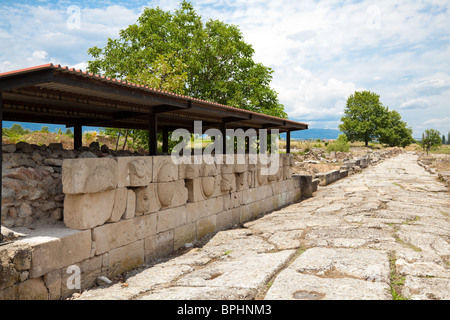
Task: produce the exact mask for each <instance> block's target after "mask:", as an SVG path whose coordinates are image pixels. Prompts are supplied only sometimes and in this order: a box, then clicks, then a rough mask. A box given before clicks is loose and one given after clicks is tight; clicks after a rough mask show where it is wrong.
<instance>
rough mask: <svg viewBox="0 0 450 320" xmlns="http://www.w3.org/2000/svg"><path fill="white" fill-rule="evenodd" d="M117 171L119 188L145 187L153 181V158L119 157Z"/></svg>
mask: <svg viewBox="0 0 450 320" xmlns="http://www.w3.org/2000/svg"><path fill="white" fill-rule="evenodd" d="M117 169H118V186H119V187H128V186H131V187H145V186H147V185H149V184H150V183H151V182H152V179H153V157H127V158H124V157H119V158H117Z"/></svg>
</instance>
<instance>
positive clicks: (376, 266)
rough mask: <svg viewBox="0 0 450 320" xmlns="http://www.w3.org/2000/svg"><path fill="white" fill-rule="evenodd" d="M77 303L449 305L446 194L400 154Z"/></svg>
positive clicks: (449, 229)
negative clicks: (378, 302)
mask: <svg viewBox="0 0 450 320" xmlns="http://www.w3.org/2000/svg"><path fill="white" fill-rule="evenodd" d="M126 284H127V285H126V286H125V285H124V284H123V283H116V284H113V285H110V286H105V287H99V288H96V289H91V290H89V291H85V292H84V293H83V294H82V295H81V296H80V298H79V299H124V300H126V299H130V300H131V299H139V300H155V299H164V300H181V299H184V300H189V299H192V300H211V299H218V300H251V299H267V300H277V299H283V300H289V299H308V300H317V299H344V300H347V299H358V300H370V299H376V300H390V299H399V298H406V299H423V300H426V299H450V194H449V191H448V188H447V187H446V186H445V185H444V184H443V183H442V182H440V181H438V180H437V179H436V177H435V176H433V175H431V174H430V173H428V172H426V171H425V170H424V169H423V168H422V167H420V166H419V165H418V164H417V156H415V155H414V154H409V153H404V154H401V155H399V156H397V157H395V158H390V159H387V160H385V161H384V162H382V163H379V164H377V165H376V166H374V167H371V168H368V169H365V170H364V171H363V172H361V173H359V174H356V175H353V176H350V177H348V178H345V179H343V180H340V181H338V182H335V183H334V184H332V185H328V186H326V187H321V188H320V189H319V190H318V192H317V193H316V195H315V196H314V197H313V198H310V199H308V200H305V201H303V202H299V203H296V204H293V205H291V206H289V207H286V208H284V209H282V210H279V211H275V212H273V213H271V214H268V215H266V216H264V217H262V218H260V219H258V220H255V221H251V222H248V223H246V224H245V225H244V227H243V228H241V229H233V230H228V231H222V232H219V233H217V234H216V235H214V236H213V237H212V238H211V240H210V241H209V242H208V243H206V244H205V245H204V246H203V247H201V248H193V249H191V250H190V251H188V252H187V253H185V254H183V255H180V256H178V257H175V258H173V259H170V260H167V261H164V262H161V263H157V264H154V265H153V266H150V267H148V268H145V269H141V270H139V271H135V272H132V273H130V274H129V276H128V278H127V279H126Z"/></svg>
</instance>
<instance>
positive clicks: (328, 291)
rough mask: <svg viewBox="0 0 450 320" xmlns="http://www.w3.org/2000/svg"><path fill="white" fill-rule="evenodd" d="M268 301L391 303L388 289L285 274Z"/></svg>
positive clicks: (360, 282) (369, 283)
mask: <svg viewBox="0 0 450 320" xmlns="http://www.w3.org/2000/svg"><path fill="white" fill-rule="evenodd" d="M265 299H266V300H390V299H391V296H390V294H389V285H388V284H387V283H385V282H372V281H365V280H360V279H354V278H346V277H344V278H327V277H320V276H315V275H310V274H303V273H299V272H297V271H295V270H294V269H292V268H287V269H285V270H283V271H282V272H281V273H280V274H279V275H278V276H277V278H276V279H275V281H274V283H273V285H272V286H271V287H270V289H269V291H268V292H267V294H266V296H265Z"/></svg>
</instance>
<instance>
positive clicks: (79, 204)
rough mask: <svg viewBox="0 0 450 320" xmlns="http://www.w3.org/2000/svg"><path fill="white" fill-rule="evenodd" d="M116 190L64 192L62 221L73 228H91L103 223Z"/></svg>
mask: <svg viewBox="0 0 450 320" xmlns="http://www.w3.org/2000/svg"><path fill="white" fill-rule="evenodd" d="M115 195H116V190H108V191H105V192H99V193H87V194H66V196H65V198H64V223H65V224H66V226H67V227H69V228H71V229H75V230H85V229H91V228H94V227H96V226H99V225H102V224H104V223H105V222H106V221H107V220H108V219H109V218H110V217H111V214H112V211H113V208H114V199H115Z"/></svg>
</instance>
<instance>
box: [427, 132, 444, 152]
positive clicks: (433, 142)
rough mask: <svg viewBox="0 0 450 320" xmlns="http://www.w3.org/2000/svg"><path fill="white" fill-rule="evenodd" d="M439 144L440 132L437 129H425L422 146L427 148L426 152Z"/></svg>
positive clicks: (440, 141)
mask: <svg viewBox="0 0 450 320" xmlns="http://www.w3.org/2000/svg"><path fill="white" fill-rule="evenodd" d="M441 144H442V140H441V133H440V132H439V131H437V130H435V129H427V130H425V133H424V138H423V140H422V147H423V148H425V149H426V150H427V154H428V152H429V151H430V150H432V149H434V148H436V147H439V146H440V145H441Z"/></svg>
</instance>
